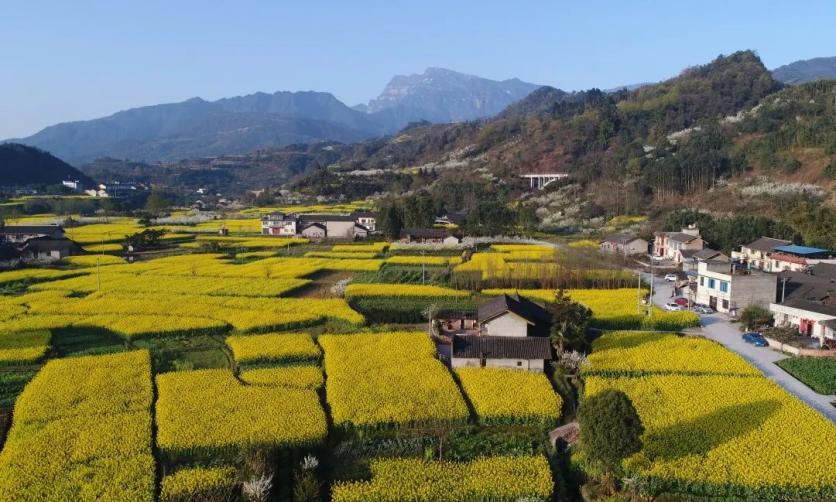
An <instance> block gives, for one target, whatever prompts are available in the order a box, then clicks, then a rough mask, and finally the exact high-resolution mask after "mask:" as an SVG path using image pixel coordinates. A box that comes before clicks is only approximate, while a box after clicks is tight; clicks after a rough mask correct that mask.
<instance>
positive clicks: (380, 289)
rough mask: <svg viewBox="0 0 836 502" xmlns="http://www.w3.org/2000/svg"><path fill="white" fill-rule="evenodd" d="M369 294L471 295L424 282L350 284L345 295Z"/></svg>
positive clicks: (432, 296)
mask: <svg viewBox="0 0 836 502" xmlns="http://www.w3.org/2000/svg"><path fill="white" fill-rule="evenodd" d="M368 296H419V297H425V298H435V297H438V298H444V297H458V298H464V297H468V296H470V293H468V292H467V291H462V290H459V289H451V288H445V287H442V286H431V285H424V284H380V283H371V284H361V283H353V284H349V285H348V287H347V288H346V290H345V297H346V298H348V299H352V298H360V297H368Z"/></svg>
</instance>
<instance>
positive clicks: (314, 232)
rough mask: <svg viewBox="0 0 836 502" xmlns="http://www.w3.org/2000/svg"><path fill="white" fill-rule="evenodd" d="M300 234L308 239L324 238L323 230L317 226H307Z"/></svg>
mask: <svg viewBox="0 0 836 502" xmlns="http://www.w3.org/2000/svg"><path fill="white" fill-rule="evenodd" d="M302 235H303V236H304V237H307V238H309V239H324V238H325V230H323V229H321V228H318V227H308V228H306V229H304V230H302Z"/></svg>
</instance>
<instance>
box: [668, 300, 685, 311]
mask: <svg viewBox="0 0 836 502" xmlns="http://www.w3.org/2000/svg"><path fill="white" fill-rule="evenodd" d="M665 310H669V311H671V312H679V311H681V310H685V307H683V306H682V305H679V304H676V303H674V302H668V303H666V304H665Z"/></svg>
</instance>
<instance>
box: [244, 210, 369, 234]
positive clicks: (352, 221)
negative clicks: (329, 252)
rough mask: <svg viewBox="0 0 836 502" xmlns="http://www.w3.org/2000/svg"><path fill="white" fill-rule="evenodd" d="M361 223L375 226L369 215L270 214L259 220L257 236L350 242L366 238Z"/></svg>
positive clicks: (366, 229)
mask: <svg viewBox="0 0 836 502" xmlns="http://www.w3.org/2000/svg"><path fill="white" fill-rule="evenodd" d="M361 221H365V222H368V223H370V224H372V225H375V223H376V221H375V218H374V216H372V215H370V213H353V214H298V215H297V214H289V215H288V214H284V213H273V214H269V215H267V216H265V217H263V218H262V219H261V234H262V235H276V236H280V237H292V236H295V235H301V236H304V237H308V238H312V239H325V238H328V239H354V238H355V237H356V238H365V237H368V236H369V234H370V233H371V230H370V229H369V228H368V227H366V226H365V225H363V224H361V223H360V222H361Z"/></svg>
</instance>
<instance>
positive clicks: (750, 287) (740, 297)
mask: <svg viewBox="0 0 836 502" xmlns="http://www.w3.org/2000/svg"><path fill="white" fill-rule="evenodd" d="M777 291H778V278H777V276H775V275H772V274H766V273H763V272H761V271H759V270H752V269H749V268H747V267H745V266H741V265H740V264H737V263H722V262H711V261H705V262H700V263H699V264H698V267H697V294H696V303H700V304H703V305H708V306H710V307H711V308H713V309H714V310H716V311H718V312H725V313H729V314H732V315H736V314H737V313H739V312H740V311H741V310H743V309H745V308H746V307H748V306H750V305H762V306H763V307H764V308H767V307H768V306H769V304H771V303H773V302H774V301H775V298H776V294H777Z"/></svg>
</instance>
